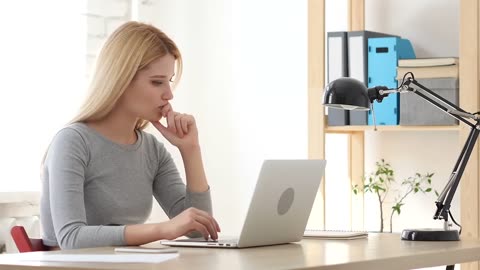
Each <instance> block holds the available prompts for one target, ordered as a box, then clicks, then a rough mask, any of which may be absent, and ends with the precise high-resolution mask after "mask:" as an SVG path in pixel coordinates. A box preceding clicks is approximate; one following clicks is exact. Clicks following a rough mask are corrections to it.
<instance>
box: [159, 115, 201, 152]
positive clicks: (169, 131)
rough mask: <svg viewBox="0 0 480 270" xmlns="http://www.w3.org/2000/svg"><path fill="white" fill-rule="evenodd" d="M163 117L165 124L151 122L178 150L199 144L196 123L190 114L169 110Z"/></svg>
mask: <svg viewBox="0 0 480 270" xmlns="http://www.w3.org/2000/svg"><path fill="white" fill-rule="evenodd" d="M165 118H166V119H167V126H164V125H163V124H162V123H160V121H158V122H152V124H153V126H154V127H155V128H156V129H157V130H158V131H160V133H161V134H162V135H163V137H165V138H166V139H167V140H168V141H169V142H170V143H171V144H173V145H175V146H176V147H178V149H179V150H180V151H181V150H187V149H189V148H192V147H198V146H199V143H198V130H197V125H196V123H195V118H194V117H193V116H192V115H189V114H184V113H178V112H174V111H173V110H169V111H168V112H167V115H166V117H165Z"/></svg>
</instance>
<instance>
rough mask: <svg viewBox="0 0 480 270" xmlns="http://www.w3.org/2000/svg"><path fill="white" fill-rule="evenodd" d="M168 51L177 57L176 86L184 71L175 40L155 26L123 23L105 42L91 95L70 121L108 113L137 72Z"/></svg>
mask: <svg viewBox="0 0 480 270" xmlns="http://www.w3.org/2000/svg"><path fill="white" fill-rule="evenodd" d="M167 54H171V55H172V56H173V57H174V58H175V59H176V71H175V81H174V85H175V84H176V83H177V82H178V81H179V79H180V77H181V73H182V56H181V54H180V51H179V50H178V48H177V46H176V45H175V43H174V42H173V41H172V40H171V39H170V38H169V37H168V36H167V35H166V34H165V33H163V32H162V31H160V30H159V29H157V28H156V27H154V26H152V25H148V24H144V23H139V22H134V21H131V22H127V23H124V24H123V25H121V26H120V27H119V28H118V29H116V30H115V32H113V33H112V34H111V35H110V36H109V37H108V39H107V40H106V42H105V44H104V45H103V48H102V50H101V51H100V54H99V55H98V58H97V62H96V67H95V72H94V74H93V78H92V80H91V82H90V86H89V94H88V95H87V98H86V100H85V101H84V103H83V105H82V106H81V107H80V111H79V113H78V114H77V115H76V116H75V117H74V118H73V119H72V120H71V121H70V123H75V122H86V121H95V120H99V119H102V118H104V117H105V116H107V115H108V114H109V113H110V112H111V111H112V109H113V108H114V106H115V104H116V103H117V101H118V99H119V98H120V97H121V96H122V94H123V93H124V92H125V89H126V88H127V87H128V85H129V84H130V83H131V81H132V80H133V78H134V77H135V75H136V74H137V72H138V71H140V70H142V69H144V68H146V67H147V66H148V65H149V64H150V63H151V62H152V61H154V60H155V59H157V58H159V57H162V56H165V55H167ZM147 124H148V121H147V120H145V119H139V120H138V121H137V123H136V125H135V127H136V129H144V128H145V127H146V126H147Z"/></svg>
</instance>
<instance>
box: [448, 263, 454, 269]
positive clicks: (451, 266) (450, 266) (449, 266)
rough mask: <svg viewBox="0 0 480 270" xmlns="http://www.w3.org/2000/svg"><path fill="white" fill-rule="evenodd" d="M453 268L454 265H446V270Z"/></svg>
mask: <svg viewBox="0 0 480 270" xmlns="http://www.w3.org/2000/svg"><path fill="white" fill-rule="evenodd" d="M454 268H455V264H454V265H447V268H446V269H447V270H453V269H454Z"/></svg>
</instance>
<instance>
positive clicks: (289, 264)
mask: <svg viewBox="0 0 480 270" xmlns="http://www.w3.org/2000/svg"><path fill="white" fill-rule="evenodd" d="M54 252H55V253H58V252H60V253H70V254H78V253H83V254H102V253H103V254H111V253H113V248H111V247H110V248H93V249H81V250H73V251H54ZM478 260H480V241H479V240H475V239H462V240H461V241H458V242H410V241H402V240H400V236H399V235H398V234H370V235H369V237H368V238H367V239H357V240H310V239H309V240H307V239H304V240H303V241H301V242H299V243H294V244H287V245H277V246H269V247H255V248H246V249H217V248H179V257H178V258H176V259H173V260H170V261H167V262H164V263H160V264H112V263H100V264H99V263H59V262H22V261H6V260H5V259H2V258H1V256H0V270H3V269H14V270H16V269H47V268H53V267H55V268H54V269H151V270H153V269H222V270H224V269H306V268H309V269H322V270H323V269H336V270H343V269H389V270H394V269H412V268H423V267H430V266H438V265H449V264H455V263H461V262H469V261H478ZM13 265H14V266H13ZM57 267H58V268H57Z"/></svg>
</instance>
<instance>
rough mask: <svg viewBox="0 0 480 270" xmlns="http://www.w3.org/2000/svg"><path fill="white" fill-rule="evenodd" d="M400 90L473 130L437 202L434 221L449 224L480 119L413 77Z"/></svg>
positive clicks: (473, 145) (479, 129) (477, 132)
mask: <svg viewBox="0 0 480 270" xmlns="http://www.w3.org/2000/svg"><path fill="white" fill-rule="evenodd" d="M410 84H413V85H415V86H417V87H419V88H421V89H422V90H423V91H425V92H426V93H428V94H429V95H431V96H432V97H434V98H435V100H434V99H432V98H430V97H429V96H427V95H425V94H424V93H422V92H421V91H418V90H416V89H413V88H411V87H410ZM400 88H402V90H407V91H412V92H414V93H415V94H417V95H418V96H420V97H422V98H423V99H425V100H426V101H428V102H429V103H430V104H432V105H434V106H435V107H437V108H439V109H440V110H442V111H444V112H445V113H447V114H448V115H450V116H451V117H453V118H455V119H458V120H459V121H462V122H463V123H465V124H466V125H468V126H470V128H471V130H470V133H469V135H468V137H467V140H466V142H465V145H464V146H463V148H462V151H461V152H460V155H459V157H458V159H457V162H456V163H455V166H454V168H453V170H452V173H451V175H450V179H449V180H448V182H447V184H446V185H445V187H444V189H443V190H442V192H441V193H440V195H439V196H438V198H437V200H436V201H435V205H436V206H437V210H436V211H435V214H434V216H433V219H443V220H444V221H445V223H446V224H447V223H448V222H447V221H448V216H449V214H450V206H451V203H452V199H453V196H454V195H455V191H456V190H457V187H458V184H459V183H460V180H461V178H462V175H463V173H464V171H465V168H466V166H467V163H468V159H469V158H470V155H471V154H472V151H473V148H474V147H475V143H476V142H477V139H478V136H479V134H480V118H479V117H478V115H476V114H471V113H468V112H466V111H465V110H463V109H462V108H460V107H458V106H457V105H455V104H453V103H452V102H450V101H448V100H446V99H445V98H443V97H442V96H440V95H438V94H436V93H435V92H433V91H432V90H430V89H428V88H427V87H425V86H423V85H422V84H420V83H419V82H418V81H416V80H415V79H413V78H411V77H410V78H407V80H406V81H405V82H404V83H403V84H402V85H401V87H400ZM400 92H401V91H400ZM452 108H453V110H452ZM470 119H473V120H474V121H475V122H474V123H472V122H471V121H469V120H470ZM445 229H448V227H446V228H445Z"/></svg>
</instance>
